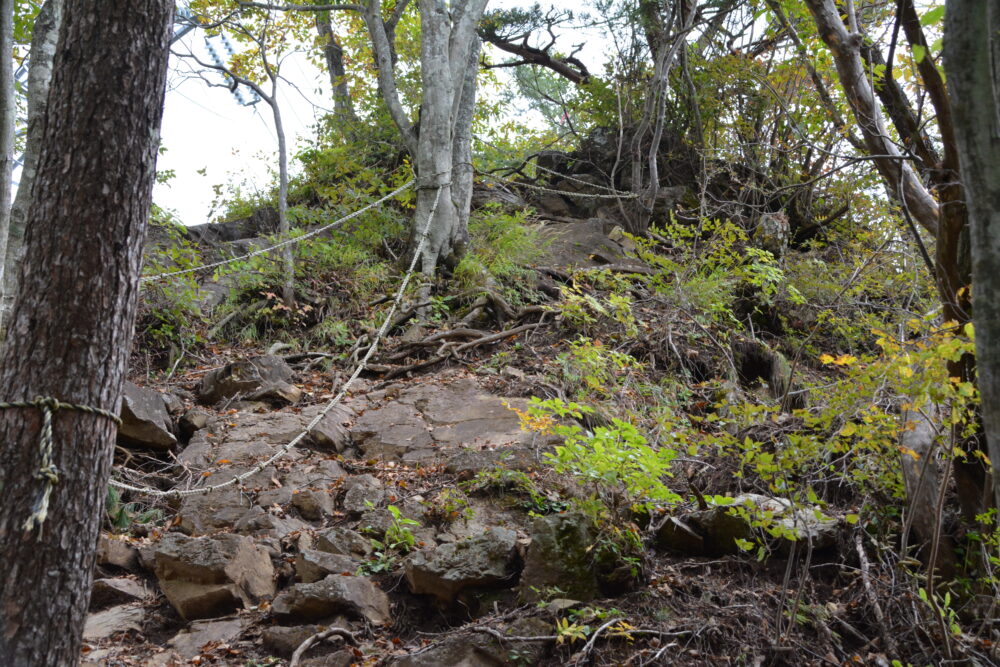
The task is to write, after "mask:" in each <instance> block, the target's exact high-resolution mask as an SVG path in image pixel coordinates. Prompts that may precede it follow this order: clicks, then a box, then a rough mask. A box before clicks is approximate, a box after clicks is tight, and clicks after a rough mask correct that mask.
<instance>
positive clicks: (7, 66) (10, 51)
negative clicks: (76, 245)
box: [0, 0, 17, 285]
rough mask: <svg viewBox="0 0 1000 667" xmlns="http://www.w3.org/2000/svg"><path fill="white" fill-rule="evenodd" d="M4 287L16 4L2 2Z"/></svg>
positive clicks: (0, 266)
mask: <svg viewBox="0 0 1000 667" xmlns="http://www.w3.org/2000/svg"><path fill="white" fill-rule="evenodd" d="M0 56H2V60H0V285H3V274H4V269H5V267H6V263H5V262H4V257H5V256H6V255H7V238H8V236H9V233H10V200H11V176H12V174H13V171H14V120H15V117H16V115H17V109H16V108H15V105H14V69H13V67H12V63H13V59H14V0H0Z"/></svg>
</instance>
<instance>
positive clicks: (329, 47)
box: [316, 12, 358, 123]
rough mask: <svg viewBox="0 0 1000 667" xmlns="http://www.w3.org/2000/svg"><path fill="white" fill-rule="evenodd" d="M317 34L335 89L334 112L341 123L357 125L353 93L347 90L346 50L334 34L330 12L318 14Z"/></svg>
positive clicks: (331, 84)
mask: <svg viewBox="0 0 1000 667" xmlns="http://www.w3.org/2000/svg"><path fill="white" fill-rule="evenodd" d="M316 33H317V34H318V35H319V38H320V43H321V44H322V45H323V57H324V58H325V59H326V68H327V69H328V70H329V71H330V87H331V88H332V89H333V112H334V115H335V116H336V117H337V120H339V121H341V122H348V123H356V122H358V115H357V114H356V113H355V112H354V101H353V100H352V99H351V91H350V90H348V88H347V70H346V69H344V49H343V48H341V46H340V42H338V41H337V36H336V35H335V34H334V33H333V26H332V25H331V23H330V13H329V12H318V13H317V14H316Z"/></svg>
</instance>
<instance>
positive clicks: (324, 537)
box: [316, 526, 372, 560]
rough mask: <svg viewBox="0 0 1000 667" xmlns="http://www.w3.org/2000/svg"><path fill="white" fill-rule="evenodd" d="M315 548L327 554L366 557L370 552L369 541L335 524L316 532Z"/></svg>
mask: <svg viewBox="0 0 1000 667" xmlns="http://www.w3.org/2000/svg"><path fill="white" fill-rule="evenodd" d="M316 548H317V549H318V550H320V551H325V552H326V553H328V554H339V555H342V556H351V557H353V558H358V559H361V560H363V559H366V558H368V556H369V554H371V552H372V545H371V541H369V540H367V539H365V538H364V537H362V536H361V535H359V534H357V533H356V532H354V531H353V530H350V529H348V528H341V527H339V526H335V527H333V528H327V529H325V530H321V531H318V532H317V533H316Z"/></svg>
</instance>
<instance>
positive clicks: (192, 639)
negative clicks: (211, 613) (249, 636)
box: [167, 616, 244, 660]
mask: <svg viewBox="0 0 1000 667" xmlns="http://www.w3.org/2000/svg"><path fill="white" fill-rule="evenodd" d="M243 625H244V621H243V620H241V619H240V618H237V617H235V616H234V617H233V618H220V619H217V620H211V621H195V622H194V623H192V624H191V625H190V627H188V628H187V629H185V630H181V631H180V632H178V633H177V634H176V635H174V636H173V637H172V638H171V639H169V640H168V641H167V646H168V647H169V648H171V649H173V650H174V651H176V652H177V653H178V655H180V656H181V657H182V658H184V659H185V660H191V659H192V658H194V657H196V656H198V655H201V653H202V652H203V650H204V649H205V648H212V647H214V646H218V645H219V644H229V643H232V642H233V641H235V640H236V639H237V638H238V637H239V636H240V633H241V632H243Z"/></svg>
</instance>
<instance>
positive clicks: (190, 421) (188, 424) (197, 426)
mask: <svg viewBox="0 0 1000 667" xmlns="http://www.w3.org/2000/svg"><path fill="white" fill-rule="evenodd" d="M209 417H210V415H209V414H208V413H207V412H205V411H204V410H202V409H200V408H192V409H190V410H188V411H187V412H185V413H184V415H183V416H182V417H181V419H180V421H179V422H178V423H177V428H178V429H179V430H180V434H181V436H183V437H184V438H186V439H188V440H190V439H191V436H193V435H194V434H195V433H197V432H198V431H200V430H201V429H203V428H205V427H206V426H208V420H209Z"/></svg>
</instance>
